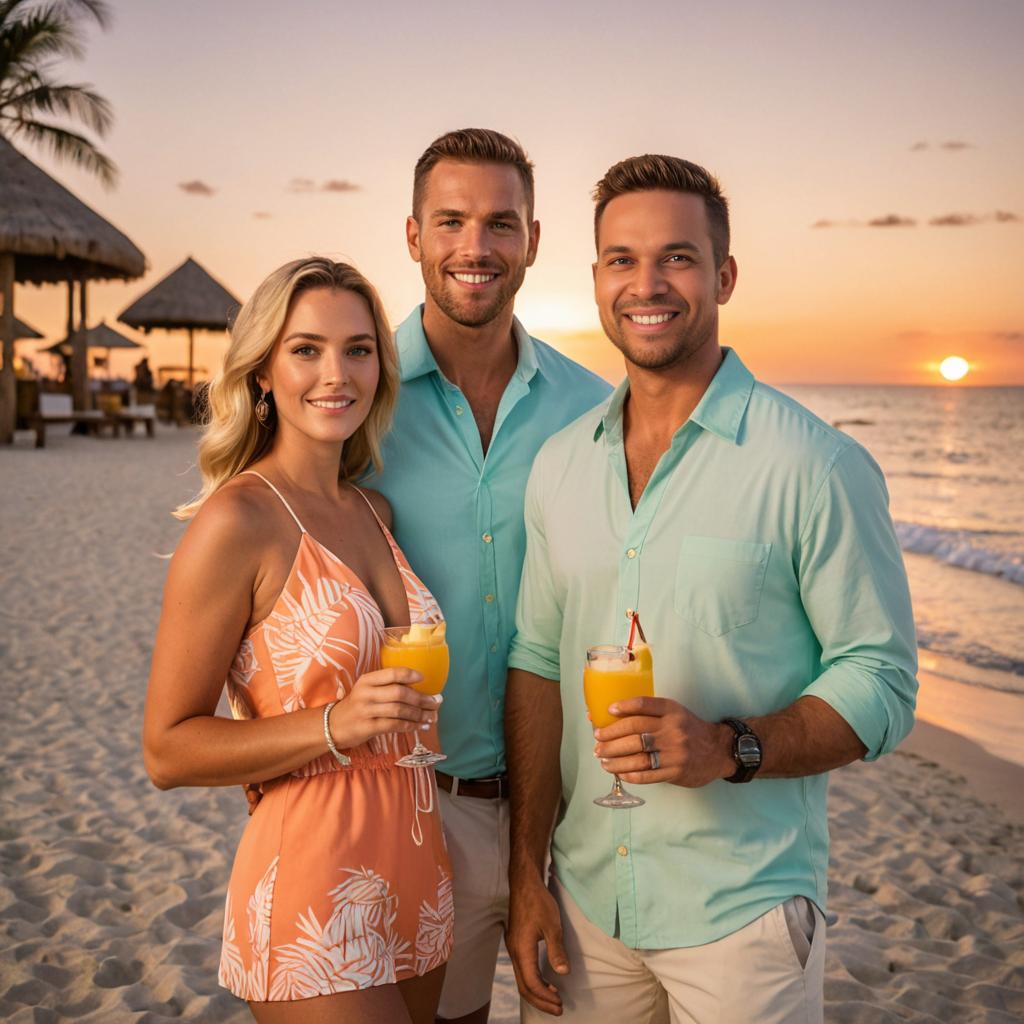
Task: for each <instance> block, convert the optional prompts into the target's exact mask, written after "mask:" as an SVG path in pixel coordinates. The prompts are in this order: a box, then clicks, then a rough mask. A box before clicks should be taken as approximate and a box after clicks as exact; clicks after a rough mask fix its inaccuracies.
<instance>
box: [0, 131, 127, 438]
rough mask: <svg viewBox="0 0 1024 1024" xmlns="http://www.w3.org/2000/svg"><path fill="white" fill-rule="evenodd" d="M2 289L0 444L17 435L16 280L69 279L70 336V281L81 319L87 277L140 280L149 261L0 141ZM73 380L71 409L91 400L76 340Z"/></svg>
mask: <svg viewBox="0 0 1024 1024" xmlns="http://www.w3.org/2000/svg"><path fill="white" fill-rule="evenodd" d="M0 182H2V183H3V187H2V188H0V292H2V295H3V309H4V312H3V318H2V319H0V338H2V341H3V358H4V365H3V371H2V373H0V441H9V440H10V439H11V437H12V436H13V433H14V412H15V384H14V283H15V282H16V281H17V282H23V283H28V284H37V285H38V284H52V283H56V282H67V284H68V333H69V334H71V333H73V331H74V284H75V282H76V281H78V282H80V285H79V300H80V302H79V315H80V322H81V323H82V324H84V323H85V319H86V291H85V288H86V282H87V281H110V280H123V281H128V280H132V279H134V278H136V277H141V276H142V275H143V274H144V273H145V270H146V258H145V256H143V254H142V252H141V250H140V249H139V248H138V247H137V246H136V245H135V244H134V243H133V242H132V241H131V240H130V239H129V238H128V237H127V236H125V235H123V234H122V233H121V232H120V231H118V230H117V228H115V227H114V226H113V225H112V224H110V223H108V222H107V221H105V220H104V219H103V218H102V217H101V216H100V215H99V214H98V213H96V212H95V211H94V210H91V209H90V208H89V207H88V206H86V205H85V203H83V202H82V201H81V200H80V199H77V198H76V197H75V196H74V195H72V194H71V193H70V192H69V191H68V190H67V189H66V188H64V186H63V185H61V184H59V183H58V182H57V181H55V180H54V179H53V178H51V177H50V176H49V175H48V174H47V173H46V172H45V171H43V170H42V169H41V168H39V167H37V166H36V165H35V164H34V163H32V161H31V160H29V159H27V158H26V157H24V156H22V155H21V153H19V152H18V151H17V150H16V149H15V148H14V147H13V146H12V145H11V144H10V143H9V142H8V141H7V140H6V139H3V138H0ZM74 348H75V351H74V355H73V357H72V385H73V389H74V393H75V406H76V408H80V409H81V408H85V406H86V403H87V401H88V380H87V375H88V367H87V365H86V358H85V347H84V346H83V345H78V344H76V345H75V346H74Z"/></svg>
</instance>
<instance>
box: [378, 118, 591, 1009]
mask: <svg viewBox="0 0 1024 1024" xmlns="http://www.w3.org/2000/svg"><path fill="white" fill-rule="evenodd" d="M539 235H540V225H539V223H538V222H537V221H536V220H535V219H534V216H533V169H532V164H531V163H530V162H529V160H528V159H527V157H526V154H525V153H524V152H523V150H522V148H521V147H520V146H519V144H518V143H516V142H514V141H513V140H511V139H509V138H507V137H506V136H504V135H501V134H499V133H498V132H494V131H489V130H484V129H467V130H464V131H457V132H450V133H448V134H447V135H444V136H442V137H441V138H439V139H437V140H436V141H435V142H433V143H432V144H431V145H430V146H429V147H428V149H427V150H426V152H425V153H424V154H423V156H422V157H420V160H419V162H418V163H417V165H416V171H415V175H414V184H413V214H412V216H411V217H410V218H409V220H408V222H407V237H408V243H409V251H410V254H411V255H412V257H413V259H414V260H416V261H417V262H418V263H419V264H420V267H421V270H422V273H423V280H424V283H425V285H426V300H425V302H424V304H423V305H422V306H420V307H418V308H417V309H415V310H413V312H412V314H411V315H410V316H409V318H408V319H407V320H406V321H405V322H404V323H403V324H402V325H401V326H400V327H399V328H398V332H397V341H398V352H399V359H400V363H401V367H400V369H401V381H402V385H401V392H400V395H399V401H398V408H397V410H396V413H395V419H394V425H393V428H392V431H391V433H390V435H389V437H388V438H387V440H386V442H385V445H384V452H383V456H384V472H383V475H382V476H380V477H378V478H376V479H375V480H374V481H373V486H374V487H376V488H378V489H379V490H380V491H381V492H383V493H384V495H385V496H386V497H387V498H388V500H389V501H390V502H391V506H392V509H393V512H394V521H395V532H396V535H397V537H398V540H399V542H400V544H401V545H402V549H403V551H404V552H405V554H406V556H407V557H408V559H409V561H410V563H411V565H412V566H413V568H414V569H415V571H416V572H417V574H418V575H419V576H420V577H421V578H422V579H423V581H424V583H425V584H426V585H427V586H428V587H429V588H430V590H431V591H432V592H433V594H434V596H435V597H436V598H437V600H438V601H439V603H440V605H441V608H442V610H443V612H444V615H445V619H446V621H447V624H448V629H447V636H448V646H449V649H450V652H451V673H450V676H449V679H448V684H447V686H446V687H445V691H444V705H443V708H442V711H441V714H440V717H439V730H440V739H441V746H442V749H443V750H444V752H445V754H446V755H447V760H446V761H444V762H443V763H442V764H441V765H440V766H439V768H440V770H439V771H438V773H437V777H438V785H439V787H440V791H441V812H442V816H443V818H444V823H445V832H446V834H447V837H448V848H449V853H450V854H451V857H452V866H453V870H454V883H455V949H454V952H453V954H452V958H451V960H450V961H449V963H448V969H447V973H446V976H445V985H444V991H443V994H442V998H441V1006H440V1010H439V1014H440V1017H441V1019H442V1020H446V1021H457V1022H459V1024H482V1022H486V1020H487V1016H488V1011H489V1004H490V996H491V985H492V982H493V978H494V968H495V962H496V960H497V953H498V944H499V941H500V939H501V936H502V933H503V931H504V928H505V925H506V922H507V914H508V880H507V866H508V803H507V796H508V792H507V779H506V776H505V748H504V737H503V720H504V705H505V680H506V676H507V672H508V662H507V657H508V647H509V643H510V640H511V637H512V633H513V630H514V625H515V606H516V596H517V594H518V590H519V579H520V576H521V573H522V563H523V555H524V552H525V548H526V538H525V529H524V526H523V493H524V491H525V488H526V480H527V476H528V475H529V472H530V466H531V465H532V463H533V457H534V455H535V454H536V452H537V450H538V449H539V448H540V446H541V444H543V442H544V441H545V440H547V438H548V437H550V436H551V435H552V434H553V433H555V432H556V431H558V430H560V429H561V428H562V427H564V426H565V425H566V424H567V423H570V422H571V421H572V420H574V419H576V418H577V417H578V416H579V415H580V414H582V413H583V412H585V411H586V410H587V409H590V408H592V407H593V406H594V405H596V404H597V403H599V402H600V401H602V400H603V399H604V398H605V397H606V396H607V394H608V392H609V390H610V388H609V387H608V385H607V384H605V383H604V382H603V381H601V380H600V379H599V378H597V377H595V376H594V375H593V374H591V373H589V372H588V371H587V370H584V369H583V368H582V367H580V366H577V365H576V364H575V363H573V362H572V361H571V360H569V359H566V358H565V357H564V356H562V355H560V354H559V353H557V352H556V351H554V349H552V348H550V347H548V346H547V345H545V344H544V343H543V342H540V341H537V340H536V339H535V338H531V337H530V336H529V334H527V332H526V331H525V330H524V328H523V326H522V325H521V324H520V323H519V321H518V320H516V319H515V316H514V314H513V305H514V300H515V295H516V292H517V291H518V290H519V287H520V285H522V283H523V279H524V276H525V274H526V269H527V267H529V266H530V265H531V264H532V263H533V261H534V258H535V256H536V253H537V244H538V240H539Z"/></svg>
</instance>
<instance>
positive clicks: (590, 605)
mask: <svg viewBox="0 0 1024 1024" xmlns="http://www.w3.org/2000/svg"><path fill="white" fill-rule="evenodd" d="M595 199H596V209H595V236H596V248H597V259H596V262H595V264H594V286H595V296H596V300H597V305H598V310H599V313H600V318H601V324H602V326H603V327H604V330H605V333H606V334H607V335H608V337H609V338H610V339H611V341H612V343H613V344H614V345H615V346H616V347H617V348H618V349H619V350H620V351H621V352H622V354H623V356H624V358H625V365H626V374H627V377H626V380H625V381H624V382H623V383H622V385H621V386H620V387H619V388H618V389H617V390H616V392H615V393H614V395H613V396H612V398H611V400H610V401H609V402H607V403H605V404H604V405H602V406H601V407H600V408H598V409H595V410H594V411H592V412H590V413H588V414H587V415H585V416H583V417H581V418H580V419H579V420H578V421H577V422H576V423H574V424H573V425H572V426H570V427H569V428H567V429H566V430H564V431H562V432H561V433H560V434H558V435H557V436H556V437H554V438H552V439H551V440H550V441H549V442H548V443H547V444H546V445H545V446H544V447H543V448H542V449H541V451H540V453H539V455H538V456H537V459H536V461H535V463H534V466H533V471H532V473H531V475H530V482H529V486H528V488H527V496H526V527H527V553H526V562H525V567H524V572H523V582H522V588H521V591H520V595H519V607H518V613H517V627H518V633H517V635H516V638H515V640H514V641H513V645H512V650H511V653H510V655H509V665H510V668H511V671H510V673H509V681H508V691H507V701H506V716H507V741H508V762H509V764H508V767H509V777H510V780H511V786H512V796H511V815H512V859H511V891H512V908H511V920H510V924H509V935H508V946H509V952H510V954H511V956H512V960H513V963H514V965H515V970H516V977H517V980H518V983H519V990H520V992H521V994H522V996H523V999H524V1000H525V1005H524V1011H523V1015H524V1020H526V1021H531V1022H535V1021H540V1020H544V1019H547V1015H548V1014H553V1015H556V1016H559V1015H560V1016H563V1017H564V1018H565V1019H566V1020H570V1021H577V1022H581V1024H582V1022H587V1024H591V1022H594V1021H601V1020H607V1021H631V1022H644V1024H654V1022H658V1024H660V1022H668V1021H672V1022H673V1024H681V1022H683V1021H686V1022H691V1024H693V1022H696V1024H712V1022H714V1024H751V1022H753V1024H794V1022H796V1021H801V1022H805V1024H820V1022H821V1021H822V1020H823V991H822V988H823V977H824V960H825V918H824V909H825V898H826V876H827V871H828V825H827V815H826V792H827V786H828V781H827V780H828V776H827V772H829V771H830V770H831V769H833V768H837V767H839V766H841V765H844V764H847V763H849V762H851V761H854V760H856V759H857V758H865V759H868V760H871V759H874V758H876V757H878V756H879V755H880V754H884V753H887V752H888V751H891V750H892V749H893V748H894V747H895V746H896V745H897V744H898V743H899V742H900V740H902V739H903V737H905V736H906V735H907V733H908V732H909V731H910V728H911V725H912V723H913V712H914V704H915V697H916V691H917V682H916V678H915V676H916V671H917V650H916V643H915V637H914V623H913V616H912V613H911V607H910V596H909V592H908V588H907V580H906V575H905V572H904V568H903V562H902V559H901V556H900V549H899V545H898V543H897V540H896V536H895V533H894V530H893V525H892V521H891V519H890V517H889V512H888V496H887V493H886V487H885V482H884V480H883V478H882V474H881V471H880V470H879V469H878V467H877V465H876V464H875V462H874V461H873V460H872V458H871V457H870V456H869V455H868V454H867V452H866V451H865V450H864V449H863V448H861V447H860V445H858V444H857V443H856V442H854V441H853V440H852V439H851V438H849V437H847V436H846V435H844V434H841V433H839V432H838V431H837V430H834V429H833V428H832V427H830V426H828V425H827V424H826V423H824V422H822V421H821V420H819V419H818V418H817V417H815V416H813V415H812V414H811V413H810V412H808V411H807V410H806V409H804V408H803V407H802V406H800V405H799V404H798V403H796V402H794V401H793V400H792V399H790V398H788V397H786V396H785V395H783V394H781V393H779V392H778V391H775V390H773V389H772V388H769V387H766V386H765V385H763V384H761V383H760V382H758V381H757V380H755V379H754V377H753V375H752V374H751V373H750V371H749V370H747V368H746V367H745V366H744V365H743V363H742V362H741V361H740V358H739V356H738V355H737V354H736V352H735V351H733V350H732V349H729V348H724V349H723V348H721V347H720V346H719V341H718V307H719V306H720V305H724V304H725V303H726V302H728V300H729V298H730V296H731V295H732V293H733V289H734V287H735V285H736V261H735V260H734V259H733V257H732V256H731V255H730V254H729V219H728V209H727V205H726V200H725V197H724V196H723V195H722V192H721V190H720V188H719V185H718V182H717V181H716V180H715V178H714V177H713V176H712V175H711V174H709V173H708V172H707V171H706V170H704V169H703V168H702V167H698V166H697V165H695V164H692V163H689V162H688V161H685V160H681V159H679V158H676V157H666V156H642V157H635V158H633V159H630V160H625V161H623V162H622V163H619V164H616V165H615V166H614V167H612V168H611V169H610V170H609V171H608V173H607V174H606V175H605V176H604V178H603V179H602V180H601V181H600V182H599V183H598V186H597V189H596V192H595ZM637 613H638V614H639V616H640V618H641V619H642V624H643V628H644V630H645V633H646V639H647V641H649V647H646V645H641V646H640V647H639V648H638V647H637V646H636V644H637V641H636V638H635V636H634V645H633V647H632V648H630V647H629V645H628V640H629V633H628V632H627V629H628V627H629V620H628V619H627V616H628V617H629V619H632V617H633V616H634V615H635V614H637ZM602 644H605V645H611V646H609V647H607V648H602V649H601V651H596V652H595V651H592V652H590V655H589V658H588V648H592V647H595V646H596V645H602ZM614 645H618V646H614ZM645 648H646V649H645ZM602 651H603V652H604V654H603V655H602ZM611 652H614V654H612V653H611ZM602 656H603V657H604V658H605V659H606V661H605V664H603V665H601V666H599V667H600V668H601V669H602V670H603V671H608V667H609V664H610V665H612V667H613V668H614V665H615V664H616V663H618V662H615V661H611V660H609V659H613V658H614V659H618V661H619V662H621V663H622V664H624V665H626V666H629V665H631V664H632V663H633V662H634V661H635V662H636V663H637V670H639V669H641V668H644V666H647V668H646V669H645V671H647V672H648V674H649V675H650V667H649V666H650V664H651V661H653V691H654V693H655V694H656V696H632V697H628V698H619V697H617V696H615V697H612V699H611V701H610V702H605V704H604V706H601V707H600V713H601V714H602V715H603V714H604V713H606V712H607V713H608V717H609V719H611V724H609V725H606V726H605V727H603V728H598V729H596V730H592V726H591V724H590V723H589V722H588V721H587V706H586V705H585V704H584V692H583V678H584V667H585V665H586V664H589V663H590V661H591V660H600V658H601V657H602ZM594 672H595V670H594V669H592V670H591V673H592V674H591V676H590V677H589V678H591V679H592V678H593V673H594ZM592 713H593V712H592ZM609 775H617V776H619V777H620V778H621V780H622V781H623V782H625V783H626V784H627V785H628V786H629V787H630V791H629V792H627V794H626V795H627V796H630V795H633V799H634V800H635V798H636V797H641V798H642V799H643V801H646V804H645V806H638V807H636V808H635V809H631V810H630V809H619V808H615V809H609V807H608V806H607V803H606V804H605V805H603V806H595V802H594V798H595V797H600V796H601V794H602V793H603V792H604V790H605V789H606V788H608V782H609ZM881 778H882V777H881V776H880V779H879V781H880V782H881ZM609 796H611V794H609ZM604 799H607V798H604ZM625 802H627V803H628V802H629V801H628V800H627V801H625ZM556 817H557V821H556ZM552 822H556V824H555V830H554V835H553V838H552V839H551V842H550V852H551V857H552V870H551V877H550V883H549V885H550V887H548V886H546V885H545V879H544V868H545V859H546V856H547V854H548V851H549V836H550V834H551V833H550V830H551V825H552ZM541 941H543V942H544V943H545V946H546V964H545V965H544V966H543V967H542V966H541V965H540V964H539V963H538V943H540V942H541Z"/></svg>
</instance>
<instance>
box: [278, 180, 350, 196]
mask: <svg viewBox="0 0 1024 1024" xmlns="http://www.w3.org/2000/svg"><path fill="white" fill-rule="evenodd" d="M361 188H362V186H361V185H357V184H355V182H352V181H348V180H347V179H346V178H331V179H330V180H329V181H325V182H324V183H323V184H322V185H317V183H316V182H315V181H314V180H313V179H312V178H292V180H291V181H290V182H288V191H289V192H301V193H305V192H358V191H359V190H360V189H361Z"/></svg>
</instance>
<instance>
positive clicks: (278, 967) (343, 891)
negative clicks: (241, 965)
mask: <svg viewBox="0 0 1024 1024" xmlns="http://www.w3.org/2000/svg"><path fill="white" fill-rule="evenodd" d="M346 873H347V874H348V875H349V876H350V877H349V878H348V879H346V881H344V882H343V883H342V884H341V885H339V886H337V887H335V888H334V889H332V890H331V893H330V897H331V903H332V911H331V915H330V917H329V918H328V919H327V921H326V923H325V924H323V925H321V923H320V921H319V920H318V919H317V916H316V914H315V913H314V911H313V908H312V907H310V908H309V909H308V910H307V911H306V913H305V914H300V915H299V920H298V922H297V928H298V932H299V936H300V937H299V938H298V940H297V941H295V942H293V943H288V944H287V945H284V946H276V947H275V948H274V967H275V970H274V981H273V984H272V986H271V991H270V998H271V999H308V998H310V997H312V996H314V995H325V994H327V993H329V992H344V991H349V990H352V989H360V988H370V987H372V986H374V985H389V984H393V983H394V982H396V981H397V980H398V972H399V970H400V969H401V968H403V967H405V966H407V964H408V961H409V960H410V954H409V952H408V947H409V943H408V942H407V941H404V940H403V939H402V938H401V936H399V935H398V934H396V932H395V928H394V925H395V920H396V919H397V917H398V897H397V896H395V895H393V894H392V893H391V890H390V886H389V885H388V883H387V881H386V880H385V879H384V878H382V877H381V876H380V875H379V874H377V873H376V872H375V871H371V870H369V869H367V868H359V869H353V868H348V869H346Z"/></svg>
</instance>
